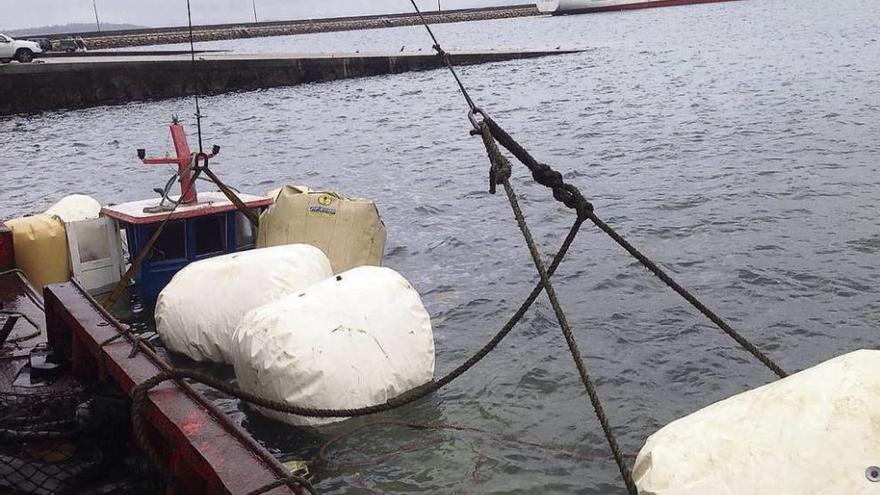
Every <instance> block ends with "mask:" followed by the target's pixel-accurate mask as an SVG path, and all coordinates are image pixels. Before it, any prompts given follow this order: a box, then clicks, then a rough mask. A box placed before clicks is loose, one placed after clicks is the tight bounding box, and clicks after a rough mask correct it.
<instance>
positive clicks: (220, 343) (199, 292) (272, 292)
mask: <svg viewBox="0 0 880 495" xmlns="http://www.w3.org/2000/svg"><path fill="white" fill-rule="evenodd" d="M332 275H333V271H332V270H331V268H330V261H329V260H328V259H327V256H325V255H324V253H322V252H321V250H320V249H318V248H315V247H313V246H308V245H305V244H292V245H289V246H278V247H273V248H266V249H254V250H251V251H242V252H240V253H234V254H227V255H224V256H217V257H215V258H209V259H206V260H203V261H198V262H196V263H192V264H190V265H188V266H187V267H185V268H184V269H183V270H181V271H179V272H178V273H177V274H176V275H174V278H173V279H172V280H171V282H170V283H169V284H168V285H167V286H166V287H165V289H163V290H162V292H161V293H160V294H159V299H158V301H157V303H156V313H155V316H156V330H157V331H158V332H159V335H161V337H162V341H163V342H164V343H165V346H166V347H167V348H168V349H171V350H172V351H175V352H179V353H181V354H185V355H187V356H189V357H190V358H192V359H195V360H196V361H213V362H218V363H231V362H232V361H231V357H230V346H231V341H232V334H233V332H234V331H235V328H236V327H237V326H238V323H239V321H240V320H241V318H242V317H243V316H244V315H245V314H247V312H248V311H250V310H252V309H254V308H257V307H259V306H263V305H264V304H267V303H270V302H272V301H274V300H276V299H278V298H281V297H283V296H285V295H288V294H290V293H292V292H296V291H300V290H302V289H304V288H306V287H308V286H309V285H311V284H313V283H315V282H318V281H320V280H323V279H326V278H328V277H331V276H332Z"/></svg>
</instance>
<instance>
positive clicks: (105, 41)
mask: <svg viewBox="0 0 880 495" xmlns="http://www.w3.org/2000/svg"><path fill="white" fill-rule="evenodd" d="M535 15H539V12H538V9H537V8H536V7H535V6H534V4H531V5H518V6H512V7H495V8H483V9H465V10H454V11H448V12H443V13H438V12H430V13H428V12H426V13H424V16H425V19H427V21H428V22H429V23H432V24H438V23H451V22H473V21H485V20H491V19H507V18H512V17H526V16H535ZM421 22H422V21H421V19H419V17H418V16H417V15H415V14H391V15H384V16H368V17H340V18H330V19H314V20H298V21H284V22H263V23H256V24H254V23H250V24H224V25H215V26H197V27H194V29H193V39H194V40H195V41H217V40H228V39H237V38H258V37H267V36H288V35H294V34H309V33H326V32H333V31H354V30H361V29H379V28H386V27H397V26H411V25H414V24H420V23H421ZM65 36H80V37H82V38H83V39H84V40H85V42H86V44H87V45H88V47H89V48H91V49H106V48H123V47H132V46H148V45H164V44H175V43H188V42H189V29H188V28H186V27H179V28H158V29H143V30H128V31H114V32H104V33H69V34H65V35H56V36H52V38H59V37H65Z"/></svg>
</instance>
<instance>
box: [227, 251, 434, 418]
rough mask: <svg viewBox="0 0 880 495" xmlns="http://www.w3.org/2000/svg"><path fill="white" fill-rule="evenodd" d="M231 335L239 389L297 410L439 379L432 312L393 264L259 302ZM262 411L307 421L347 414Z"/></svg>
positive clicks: (375, 400) (334, 405)
mask: <svg viewBox="0 0 880 495" xmlns="http://www.w3.org/2000/svg"><path fill="white" fill-rule="evenodd" d="M233 340H234V345H233V348H234V349H235V356H234V360H233V364H234V366H235V374H236V376H237V377H238V382H239V386H240V387H241V388H242V389H243V390H245V391H247V392H251V393H254V394H257V395H259V396H261V397H264V398H267V399H272V400H277V401H283V402H286V403H288V404H293V405H297V406H303V407H314V408H325V409H343V408H346V409H347V408H358V407H364V406H371V405H376V404H384V403H385V402H387V401H388V399H391V398H393V397H396V396H398V395H400V394H402V393H404V392H406V391H408V390H412V389H414V388H416V387H419V386H421V385H424V384H426V383H428V382H430V381H431V380H432V379H433V378H434V335H433V332H432V330H431V318H430V316H429V315H428V312H427V311H426V310H425V307H424V305H423V304H422V300H421V298H420V297H419V294H418V292H416V290H415V289H414V288H413V287H412V286H411V285H410V284H409V282H407V281H406V279H404V278H403V277H402V276H401V275H400V274H398V273H397V272H395V271H394V270H391V269H390V268H380V267H373V266H362V267H359V268H354V269H352V270H349V271H347V272H344V273H342V274H340V275H338V276H337V277H334V278H331V279H329V280H325V281H322V282H319V283H317V284H315V285H312V286H311V287H309V288H308V289H306V290H304V291H302V293H300V294H295V295H291V296H287V297H285V298H283V299H280V300H278V301H276V302H274V303H270V304H268V305H266V306H263V307H261V308H257V309H255V310H254V311H252V312H251V313H249V314H248V315H247V316H245V317H244V318H243V319H242V321H241V324H240V325H239V327H238V329H237V330H236V332H235V337H234V339H233ZM260 412H262V413H263V414H264V415H266V416H268V417H270V418H274V419H277V420H279V421H283V422H285V423H288V424H293V425H300V426H317V425H322V424H328V423H333V422H337V421H341V420H342V419H344V418H331V419H319V418H305V417H300V416H294V415H290V414H284V413H278V412H274V411H267V410H262V409H260Z"/></svg>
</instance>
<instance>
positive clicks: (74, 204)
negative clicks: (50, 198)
mask: <svg viewBox="0 0 880 495" xmlns="http://www.w3.org/2000/svg"><path fill="white" fill-rule="evenodd" d="M46 214H47V215H52V216H56V217H58V218H60V219H61V221H62V222H64V223H71V222H81V221H83V220H94V219H96V218H98V215H100V214H101V203H98V202H97V201H96V200H94V199H92V198H91V197H89V196H86V195H84V194H71V195H70V196H67V197H65V198H63V199H62V200H61V201H59V202H57V203H55V204H54V205H52V206H50V207H49V209H48V210H46Z"/></svg>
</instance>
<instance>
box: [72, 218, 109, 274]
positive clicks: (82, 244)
mask: <svg viewBox="0 0 880 495" xmlns="http://www.w3.org/2000/svg"><path fill="white" fill-rule="evenodd" d="M75 225H76V242H77V245H78V250H79V262H80V263H89V262H92V261H98V260H104V259H107V258H109V257H110V239H108V238H107V224H105V223H104V221H103V220H92V221H83V222H77V223H76V224H75Z"/></svg>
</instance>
